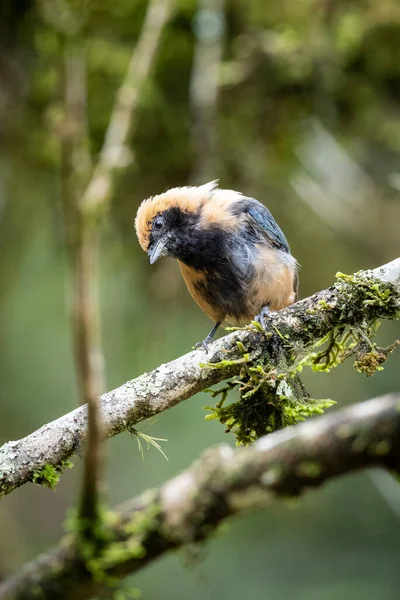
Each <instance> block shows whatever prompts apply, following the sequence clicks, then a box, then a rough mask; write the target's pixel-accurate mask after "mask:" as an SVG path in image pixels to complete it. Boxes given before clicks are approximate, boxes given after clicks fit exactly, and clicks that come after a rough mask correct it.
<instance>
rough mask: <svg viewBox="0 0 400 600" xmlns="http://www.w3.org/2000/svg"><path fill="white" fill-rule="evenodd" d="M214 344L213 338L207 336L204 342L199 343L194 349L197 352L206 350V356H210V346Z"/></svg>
mask: <svg viewBox="0 0 400 600" xmlns="http://www.w3.org/2000/svg"><path fill="white" fill-rule="evenodd" d="M211 342H212V338H210V336H207V337H206V338H205V339H204V340H203V341H202V342H197V344H195V345H194V349H195V350H204V351H205V353H206V354H208V344H211Z"/></svg>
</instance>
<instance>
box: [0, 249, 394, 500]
mask: <svg viewBox="0 0 400 600" xmlns="http://www.w3.org/2000/svg"><path fill="white" fill-rule="evenodd" d="M348 279H349V281H347V280H346V278H343V277H342V278H341V279H339V281H338V282H337V283H336V284H335V285H333V286H332V287H330V288H329V289H327V290H323V291H321V292H318V293H316V294H314V295H313V296H311V297H309V298H306V299H304V300H302V301H300V302H298V303H297V304H295V305H293V306H291V307H288V308H287V309H285V310H282V311H280V312H279V313H276V314H274V315H272V317H271V322H270V326H269V328H268V330H267V332H266V334H264V333H262V332H259V331H257V330H256V329H255V328H253V327H250V328H249V329H248V330H240V331H236V332H234V333H231V334H229V335H227V336H225V337H223V338H221V339H220V340H218V341H217V342H215V343H214V344H212V345H211V347H210V353H209V354H208V355H207V354H205V352H204V351H203V350H196V351H193V352H190V353H189V354H186V355H184V356H182V357H180V358H177V359H176V360H173V361H172V362H169V363H167V364H164V365H161V366H160V367H158V368H157V369H155V370H154V371H151V372H150V373H144V374H143V375H140V376H139V377H137V378H136V379H133V380H131V381H128V382H127V383H125V384H124V385H121V386H120V387H119V388H117V389H115V390H112V391H111V392H108V393H106V394H104V395H103V396H101V398H100V409H101V413H102V420H103V426H104V433H105V436H106V437H108V438H109V437H113V436H115V435H117V434H118V433H121V432H122V431H126V430H129V429H130V428H132V427H134V426H135V425H136V424H137V423H139V422H140V421H143V420H144V419H147V418H149V417H151V416H153V415H156V414H158V413H160V412H163V411H164V410H167V409H168V408H171V407H173V406H175V405H176V404H178V403H180V402H182V401H183V400H186V399H187V398H190V397H191V396H193V395H194V394H196V393H197V392H199V391H201V390H205V389H206V388H208V387H210V386H211V385H213V384H216V383H218V382H221V381H223V380H225V379H228V378H231V377H233V376H235V375H238V374H240V372H241V370H242V369H243V365H244V358H246V359H247V362H246V366H247V367H248V368H249V367H251V365H255V366H257V365H258V363H259V362H260V361H261V360H263V358H265V357H267V359H266V360H268V362H269V363H272V364H273V363H274V360H275V357H278V359H279V360H280V359H281V350H282V351H284V353H286V355H287V356H289V358H290V357H291V358H295V360H296V363H297V364H300V363H301V361H302V360H303V359H306V358H307V357H309V355H310V352H312V349H313V347H314V346H315V344H316V343H318V342H319V341H320V340H322V339H324V338H326V336H329V335H331V334H332V332H334V331H337V329H338V328H339V330H340V331H341V329H342V328H343V327H344V326H348V327H353V328H354V330H357V329H360V328H361V329H360V331H362V330H363V329H365V328H366V327H368V326H372V325H373V324H375V323H376V322H377V320H379V319H394V318H397V317H398V316H399V309H400V259H396V260H394V261H393V262H391V263H388V264H387V265H384V266H382V267H379V268H378V269H375V270H373V271H365V272H360V273H359V274H357V275H355V276H352V277H350V278H348ZM361 338H362V339H363V336H361ZM238 342H240V344H239V345H238ZM243 348H244V349H245V354H246V355H247V356H244V354H243ZM353 351H354V352H359V353H360V354H359V357H358V360H359V362H360V361H361V362H362V360H363V357H364V362H365V363H366V366H368V365H369V367H370V368H372V366H373V364H374V361H375V362H376V365H377V366H379V361H380V360H383V358H385V355H384V353H382V354H380V353H379V352H378V351H377V350H376V349H375V350H374V349H372V350H371V349H370V348H369V347H368V348H367V349H366V350H365V353H364V354H363V352H364V350H363V349H362V348H359V347H358V348H357V347H355V348H353V349H352V350H351V352H353ZM332 352H333V351H332ZM328 354H329V353H328ZM327 358H328V359H329V356H327ZM343 358H345V356H343ZM313 360H314V361H317V365H315V364H314V366H317V367H318V361H319V360H320V359H319V356H318V353H317V356H315V357H314V358H313ZM321 360H322V359H321ZM221 361H224V362H221ZM213 363H214V365H215V366H214V367H213ZM204 365H205V366H204ZM216 366H217V367H218V368H215V367H216ZM364 366H365V365H364ZM320 367H321V364H319V368H320ZM86 428H87V409H86V407H81V408H78V409H76V410H75V411H72V412H71V413H69V414H67V415H64V416H63V417H61V418H60V419H57V420H56V421H53V422H51V423H48V424H47V425H44V426H43V427H41V428H40V429H39V430H37V431H35V432H34V433H32V434H31V435H29V436H27V437H25V438H23V439H21V440H18V441H12V442H8V443H7V444H4V446H2V447H1V448H0V495H5V494H8V493H10V492H11V491H12V490H14V489H15V488H17V487H19V486H21V485H23V484H24V483H26V482H28V481H32V480H33V479H34V477H35V473H41V472H42V471H43V469H44V468H45V467H47V468H49V467H52V468H53V469H54V470H58V469H62V468H63V464H64V463H63V461H66V460H67V459H68V458H69V457H71V456H72V455H73V454H75V453H76V452H77V451H78V449H79V448H80V447H81V445H82V442H83V441H84V440H85V436H86Z"/></svg>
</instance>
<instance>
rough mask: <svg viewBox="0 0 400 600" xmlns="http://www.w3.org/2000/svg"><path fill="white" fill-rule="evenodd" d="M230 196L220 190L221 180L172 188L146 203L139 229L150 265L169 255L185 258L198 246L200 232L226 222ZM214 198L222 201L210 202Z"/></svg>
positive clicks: (138, 217) (140, 211)
mask: <svg viewBox="0 0 400 600" xmlns="http://www.w3.org/2000/svg"><path fill="white" fill-rule="evenodd" d="M233 193H234V192H229V194H231V195H232V194H233ZM229 194H228V195H227V191H226V190H220V189H218V184H217V181H211V182H209V183H206V184H205V185H201V186H198V187H195V186H192V187H180V188H172V189H170V190H167V191H166V192H164V193H163V194H159V195H158V196H152V197H151V198H148V199H147V200H144V201H143V202H142V204H141V205H140V206H139V209H138V211H137V215H136V220H135V228H136V234H137V237H138V240H139V243H140V245H141V247H142V249H143V250H144V251H145V252H147V254H148V256H149V259H150V264H153V263H155V262H156V260H158V259H159V258H161V257H162V256H167V255H169V256H174V257H175V258H178V259H182V252H183V253H184V252H186V251H187V249H188V247H190V246H191V245H192V244H193V243H194V239H195V236H194V233H195V232H196V231H197V232H199V231H201V230H202V229H203V230H206V229H209V228H210V227H212V226H213V224H215V223H217V222H218V223H223V221H224V217H225V216H226V218H228V216H229V215H228V213H227V212H226V211H225V210H224V204H226V205H228V204H230V203H231V202H232V196H229ZM235 194H237V193H236V192H235ZM213 196H215V197H216V198H217V197H218V199H219V200H220V202H218V203H214V202H210V200H211V199H212V197H213ZM229 218H232V217H229Z"/></svg>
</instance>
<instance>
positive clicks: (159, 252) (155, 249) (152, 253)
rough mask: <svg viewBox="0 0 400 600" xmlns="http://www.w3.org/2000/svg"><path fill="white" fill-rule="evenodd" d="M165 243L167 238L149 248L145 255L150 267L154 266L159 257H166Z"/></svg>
mask: <svg viewBox="0 0 400 600" xmlns="http://www.w3.org/2000/svg"><path fill="white" fill-rule="evenodd" d="M167 241H168V239H167V238H161V239H160V240H158V242H157V243H156V244H153V245H152V246H150V248H149V249H148V251H147V254H148V257H149V259H150V264H151V265H154V263H155V262H156V260H158V259H159V258H161V256H166V254H168V248H167Z"/></svg>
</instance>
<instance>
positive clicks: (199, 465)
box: [0, 394, 400, 600]
mask: <svg viewBox="0 0 400 600" xmlns="http://www.w3.org/2000/svg"><path fill="white" fill-rule="evenodd" d="M399 408H400V396H399V395H398V394H388V395H387V396H383V397H381V398H377V399H374V400H369V401H367V402H362V403H361V404H356V405H354V406H352V407H349V408H346V409H344V410H341V411H338V412H336V413H332V414H330V415H328V416H324V417H317V418H315V419H312V420H311V421H309V422H307V423H303V424H301V425H297V426H295V427H290V428H287V429H284V430H282V431H278V432H276V433H273V434H271V435H269V436H268V437H263V438H261V439H260V440H258V441H257V442H256V443H255V444H253V445H252V446H250V447H248V448H242V449H237V450H233V449H232V448H231V447H230V446H228V445H221V446H219V447H217V448H214V449H211V450H207V451H206V452H205V453H204V454H203V456H202V457H201V458H200V459H199V460H198V461H196V462H195V463H194V464H193V465H192V466H191V467H190V468H189V469H187V470H186V471H184V472H183V473H181V474H180V475H178V476H177V477H175V478H174V479H172V480H170V481H168V482H167V483H166V484H164V485H163V486H162V487H161V488H160V489H158V490H152V491H148V492H146V493H145V494H143V495H142V496H140V497H139V498H137V499H136V500H132V501H130V502H129V503H127V504H126V505H124V506H122V507H120V508H119V509H117V510H116V512H115V513H114V517H113V518H110V522H109V524H108V529H107V523H104V524H103V526H104V527H105V528H106V531H107V534H108V537H107V540H108V542H107V543H106V544H105V546H104V547H103V548H102V550H101V552H100V553H99V554H97V555H96V556H93V557H91V558H92V560H88V561H87V562H86V563H85V559H84V558H82V555H81V554H80V553H79V549H78V548H77V546H76V544H75V542H74V539H73V538H71V537H69V538H66V539H64V540H62V541H61V543H60V544H59V546H58V547H57V548H55V549H54V550H53V551H51V552H50V553H49V554H47V555H43V556H41V557H40V558H38V559H36V560H35V561H33V562H31V563H29V564H28V565H26V566H25V568H23V569H22V570H21V571H19V573H18V574H17V575H16V576H15V577H14V578H12V579H10V580H9V581H7V582H5V583H4V584H3V585H2V586H0V600H11V599H12V600H31V599H32V600H33V599H34V598H37V597H38V590H39V591H40V598H42V599H43V600H47V599H51V600H72V599H73V600H85V599H87V598H92V597H95V596H96V597H98V596H100V595H101V594H102V592H103V591H104V587H105V584H106V583H107V582H109V581H110V578H111V577H112V578H116V580H117V581H118V580H120V579H122V578H123V577H125V576H127V575H129V574H131V573H134V572H136V571H138V570H139V569H142V568H143V567H144V566H146V565H148V564H149V563H151V562H152V561H154V560H155V559H156V558H158V557H160V556H162V555H164V554H165V553H166V552H169V551H171V550H174V549H176V548H179V547H182V546H185V545H186V544H188V543H193V542H196V541H200V540H203V539H205V538H208V537H209V536H210V535H211V534H212V533H213V532H214V531H215V530H216V529H217V527H218V525H219V524H220V523H221V522H223V521H225V520H226V519H227V518H229V517H232V516H234V515H237V514H242V513H245V512H248V511H249V510H254V509H256V508H265V507H268V506H269V505H270V504H271V503H272V502H276V501H278V500H279V499H281V498H284V499H286V498H288V497H292V496H295V497H297V496H299V495H300V494H301V493H303V492H304V491H306V490H307V489H309V488H315V487H318V486H320V485H321V484H322V483H324V482H326V481H329V480H330V479H332V478H334V477H337V476H339V475H343V474H345V473H349V472H353V471H356V470H359V469H363V468H366V467H370V466H380V467H385V468H388V469H392V470H396V471H399V469H400V410H399ZM238 552H240V550H238ZM88 558H90V557H86V560H87V559H88ZM114 581H115V579H114ZM107 597H109V596H107Z"/></svg>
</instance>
